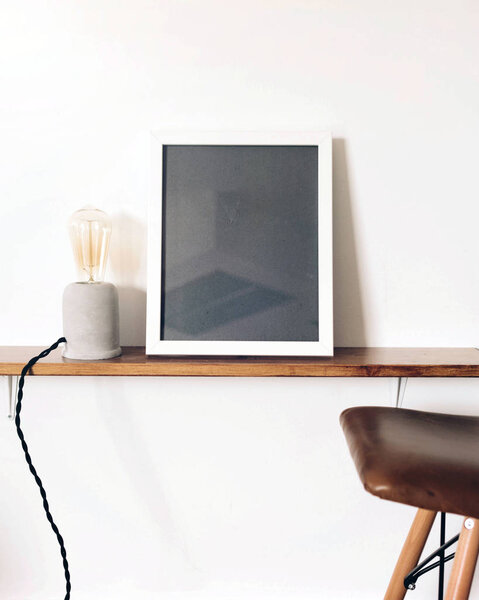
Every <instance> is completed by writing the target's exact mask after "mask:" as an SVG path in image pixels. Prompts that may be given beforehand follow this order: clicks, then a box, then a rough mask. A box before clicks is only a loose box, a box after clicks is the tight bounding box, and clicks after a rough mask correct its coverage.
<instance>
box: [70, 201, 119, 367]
mask: <svg viewBox="0 0 479 600" xmlns="http://www.w3.org/2000/svg"><path fill="white" fill-rule="evenodd" d="M68 229H69V233H70V239H71V243H72V248H73V255H74V258H75V263H76V266H77V269H78V274H79V278H80V280H79V281H77V282H75V283H70V284H69V285H67V287H66V288H65V291H64V293H63V333H64V336H65V338H66V340H67V341H66V345H65V348H64V350H63V356H64V357H65V358H73V359H79V360H101V359H106V358H113V357H114V356H119V355H120V354H121V348H120V327H119V308H118V292H117V289H116V287H115V286H114V285H113V284H112V283H107V282H105V281H103V278H104V275H105V267H106V261H107V257H108V247H109V244H110V236H111V222H110V219H109V218H108V215H107V214H106V213H104V212H103V211H102V210H99V209H97V208H91V207H85V208H82V209H80V210H77V211H76V212H75V213H73V215H72V216H71V217H70V221H69V225H68Z"/></svg>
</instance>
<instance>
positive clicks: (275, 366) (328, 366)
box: [0, 346, 479, 377]
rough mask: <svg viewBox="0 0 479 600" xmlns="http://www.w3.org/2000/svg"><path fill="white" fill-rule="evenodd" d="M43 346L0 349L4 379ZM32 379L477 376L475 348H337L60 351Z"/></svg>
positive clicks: (478, 364) (0, 371) (478, 356)
mask: <svg viewBox="0 0 479 600" xmlns="http://www.w3.org/2000/svg"><path fill="white" fill-rule="evenodd" d="M42 349H43V347H35V346H0V375H19V374H20V372H21V370H22V367H23V365H24V364H26V363H27V362H28V360H29V359H30V358H31V357H32V356H35V355H36V354H38V353H39V352H41V350H42ZM31 374H32V375H114V376H115V375H116V376H119V375H123V376H126V375H128V376H131V375H133V376H135V375H146V376H155V375H156V376H159V375H161V376H180V377H183V376H184V377H189V376H190V377H191V376H195V377H196V376H203V377H479V350H477V349H476V348H336V349H335V353H334V356H333V357H318V358H314V357H313V358H312V357H307V358H298V357H294V358H285V357H249V356H245V357H241V356H236V357H223V356H222V357H188V356H182V357H164V356H161V357H160V356H146V355H145V349H144V348H143V347H140V346H137V347H124V348H123V354H122V356H120V357H118V358H113V359H108V360H99V361H80V360H71V359H66V358H63V357H62V355H61V348H59V349H57V350H56V351H54V352H53V353H52V354H50V355H49V356H47V357H46V358H45V359H43V360H41V361H39V362H38V363H37V364H36V365H35V367H34V369H33V372H32V373H31Z"/></svg>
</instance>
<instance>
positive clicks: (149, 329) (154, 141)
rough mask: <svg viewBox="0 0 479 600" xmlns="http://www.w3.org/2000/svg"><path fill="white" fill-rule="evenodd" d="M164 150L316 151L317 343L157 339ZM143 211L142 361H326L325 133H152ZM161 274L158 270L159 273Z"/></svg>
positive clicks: (328, 242) (328, 147)
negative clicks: (144, 314)
mask: <svg viewBox="0 0 479 600" xmlns="http://www.w3.org/2000/svg"><path fill="white" fill-rule="evenodd" d="M168 146H233V147H234V146H266V147H270V146H283V147H284V146H292V147H297V146H299V147H301V146H314V147H317V157H318V158H317V159H318V168H317V173H318V182H317V196H318V198H317V202H318V207H317V218H318V232H317V233H318V236H317V252H318V259H317V268H318V279H317V282H318V286H317V289H318V304H317V308H318V310H317V323H318V339H317V340H316V339H314V340H308V341H294V340H293V341H282V340H281V341H269V340H260V341H256V340H253V341H251V340H198V339H191V340H188V339H162V303H163V302H164V296H163V289H162V277H161V276H159V274H160V273H162V269H163V262H162V248H163V234H164V231H163V223H162V219H163V216H162V215H163V190H164V185H163V184H164V182H163V178H164V165H163V154H164V149H165V147H168ZM149 196H150V197H149V209H148V275H147V277H148V289H147V326H146V353H147V354H148V355H193V356H194V355H202V356H205V355H210V356H215V355H221V356H225V355H231V356H244V355H247V356H331V355H333V285H332V276H333V273H332V271H333V269H332V138H331V134H330V133H329V132H316V133H314V132H312V133H291V132H288V133H258V132H237V133H233V132H231V133H221V132H196V133H178V132H152V135H151V178H150V194H149ZM163 272H164V270H163Z"/></svg>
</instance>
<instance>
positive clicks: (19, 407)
mask: <svg viewBox="0 0 479 600" xmlns="http://www.w3.org/2000/svg"><path fill="white" fill-rule="evenodd" d="M64 342H66V339H65V338H64V337H61V338H60V339H58V340H57V341H56V342H55V343H54V344H52V345H51V346H50V348H47V349H46V350H43V352H40V354H38V355H37V356H34V357H33V358H31V359H30V360H29V361H28V363H27V364H26V365H25V366H24V367H23V369H22V373H21V375H20V380H19V382H18V397H17V408H16V412H15V426H16V428H17V434H18V437H19V438H20V442H21V443H22V448H23V452H24V453H25V460H26V461H27V464H28V468H29V469H30V472H31V474H32V475H33V477H34V478H35V482H36V484H37V485H38V487H39V489H40V494H41V497H42V499H43V508H44V510H45V514H46V516H47V519H48V522H49V523H50V525H51V527H52V529H53V531H54V533H55V535H56V537H57V540H58V543H59V545H60V554H61V555H62V559H63V569H64V571H65V581H66V595H65V600H70V590H71V584H70V571H69V567H68V561H67V551H66V549H65V543H64V541H63V537H62V536H61V534H60V531H59V529H58V527H57V525H56V524H55V522H54V520H53V517H52V513H51V512H50V506H49V504H48V500H47V494H46V492H45V488H44V487H43V484H42V480H41V479H40V477H39V476H38V473H37V470H36V469H35V467H34V466H33V463H32V458H31V456H30V453H29V451H28V446H27V443H26V441H25V436H24V435H23V431H22V428H21V421H20V412H21V410H22V399H23V386H24V385H25V375H28V372H29V371H30V369H31V368H32V367H33V365H35V363H36V362H37V361H39V360H40V359H42V358H45V356H48V354H50V352H51V351H52V350H55V348H57V347H58V346H59V345H60V344H62V343H64Z"/></svg>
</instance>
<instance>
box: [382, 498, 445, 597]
mask: <svg viewBox="0 0 479 600" xmlns="http://www.w3.org/2000/svg"><path fill="white" fill-rule="evenodd" d="M435 516H436V513H435V511H433V510H425V509H423V508H420V509H419V510H418V511H417V513H416V516H415V517H414V521H413V523H412V525H411V529H410V530H409V533H408V536H407V538H406V541H405V542H404V546H403V548H402V550H401V554H400V555H399V558H398V561H397V563H396V568H395V569H394V572H393V574H392V577H391V580H390V582H389V586H388V589H387V591H386V595H385V596H384V600H403V598H404V596H405V595H406V592H407V590H406V588H405V587H404V578H405V577H406V575H407V574H408V573H409V571H412V570H413V569H414V567H415V566H416V565H417V563H418V562H419V557H420V556H421V552H422V551H423V549H424V545H425V544H426V540H427V538H428V536H429V532H430V531H431V527H432V524H433V523H434V518H435Z"/></svg>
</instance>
